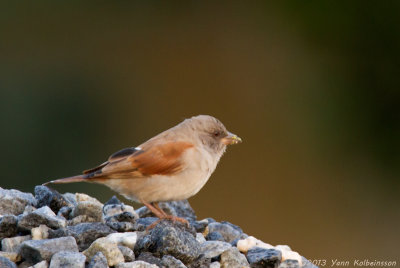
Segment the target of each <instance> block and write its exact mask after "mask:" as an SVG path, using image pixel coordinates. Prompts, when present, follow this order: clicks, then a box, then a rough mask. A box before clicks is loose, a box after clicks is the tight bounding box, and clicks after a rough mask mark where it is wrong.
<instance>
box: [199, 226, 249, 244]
mask: <svg viewBox="0 0 400 268" xmlns="http://www.w3.org/2000/svg"><path fill="white" fill-rule="evenodd" d="M207 229H208V233H213V232H218V233H219V234H221V235H222V237H223V238H224V240H225V242H228V243H230V242H232V241H234V240H235V239H237V238H240V235H241V234H242V233H243V231H242V230H241V229H240V228H239V227H237V226H236V225H233V224H231V223H228V222H221V223H219V222H212V223H210V224H209V225H208V227H207Z"/></svg>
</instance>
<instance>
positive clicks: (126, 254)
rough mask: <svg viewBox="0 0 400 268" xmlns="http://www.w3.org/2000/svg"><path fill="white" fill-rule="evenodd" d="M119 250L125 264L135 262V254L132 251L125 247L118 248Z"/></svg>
mask: <svg viewBox="0 0 400 268" xmlns="http://www.w3.org/2000/svg"><path fill="white" fill-rule="evenodd" d="M118 249H119V250H120V251H121V253H122V255H123V256H124V260H125V262H132V261H134V260H135V253H133V251H132V249H130V248H128V247H124V246H118Z"/></svg>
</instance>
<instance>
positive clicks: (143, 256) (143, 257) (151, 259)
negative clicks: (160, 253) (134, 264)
mask: <svg viewBox="0 0 400 268" xmlns="http://www.w3.org/2000/svg"><path fill="white" fill-rule="evenodd" d="M136 260H138V261H144V262H147V263H150V264H155V265H157V266H161V259H160V258H157V257H155V256H153V254H151V253H150V252H142V253H140V254H139V256H138V257H137V258H136Z"/></svg>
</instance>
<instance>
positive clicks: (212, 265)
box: [210, 261, 221, 268]
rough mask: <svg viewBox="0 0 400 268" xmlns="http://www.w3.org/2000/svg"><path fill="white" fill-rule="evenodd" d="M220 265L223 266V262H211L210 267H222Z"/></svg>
mask: <svg viewBox="0 0 400 268" xmlns="http://www.w3.org/2000/svg"><path fill="white" fill-rule="evenodd" d="M220 267H221V264H220V263H219V262H217V261H215V262H212V263H211V264H210V268H220Z"/></svg>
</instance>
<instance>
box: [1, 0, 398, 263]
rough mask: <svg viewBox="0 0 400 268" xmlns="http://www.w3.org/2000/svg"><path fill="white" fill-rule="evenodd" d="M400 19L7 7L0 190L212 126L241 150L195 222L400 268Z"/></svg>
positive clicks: (275, 9)
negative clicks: (196, 120) (203, 121)
mask: <svg viewBox="0 0 400 268" xmlns="http://www.w3.org/2000/svg"><path fill="white" fill-rule="evenodd" d="M399 14H400V2H398V1H375V2H368V1H367V2H365V1H351V2H345V1H343V2H337V1H330V2H328V1H307V2H303V1H297V2H294V1H293V2H286V1H279V2H275V3H269V4H266V3H263V2H251V4H250V3H249V2H246V3H245V2H225V3H222V2H218V3H212V2H200V1H187V2H183V1H182V2H175V4H171V3H170V4H167V3H165V2H161V1H160V2H146V1H142V2H140V3H139V2H136V3H131V2H128V1H124V2H117V1H113V2H109V3H107V4H103V3H100V2H96V3H89V2H86V3H83V2H73V3H70V2H68V3H61V2H57V3H56V4H55V3H51V2H40V3H39V2H13V3H11V2H10V3H8V4H6V3H5V2H3V3H2V4H1V7H0V32H1V37H0V88H1V95H0V124H1V132H0V139H1V148H2V149H1V171H2V174H1V179H0V180H1V183H0V186H1V187H5V188H16V189H20V190H23V191H33V188H34V186H35V185H37V184H40V183H43V182H45V181H48V180H50V179H55V178H59V177H65V176H70V175H75V174H78V173H80V172H81V171H82V170H84V169H86V168H90V167H93V166H95V165H97V164H100V163H102V162H103V161H104V160H105V159H106V158H107V157H108V155H110V154H111V153H113V152H115V151H117V150H118V149H121V148H124V147H128V146H135V145H138V144H140V143H142V142H143V141H145V140H146V139H148V138H150V137H152V136H153V135H155V134H157V133H159V132H161V131H163V130H165V129H167V128H169V127H171V126H174V125H175V124H177V123H179V122H180V121H181V120H183V119H184V118H187V117H190V116H193V115H197V114H210V115H213V116H215V117H217V118H219V119H220V120H221V121H222V122H223V123H224V124H225V125H226V126H227V128H228V129H229V130H231V131H232V132H234V133H236V134H238V135H239V136H240V137H242V138H243V140H244V142H243V144H240V145H238V146H233V147H230V148H229V149H228V152H227V153H226V155H225V156H224V157H223V159H222V161H221V162H220V165H219V167H218V168H217V170H216V171H215V173H214V174H213V176H212V177H211V179H210V180H209V182H208V183H207V184H206V186H205V187H204V188H203V189H202V190H201V191H200V192H199V193H198V194H197V195H196V196H195V197H193V198H191V199H190V202H191V204H192V206H193V208H194V209H195V210H196V212H197V215H198V218H200V219H201V218H205V217H213V218H215V219H217V220H220V221H221V220H227V221H230V222H232V223H234V224H237V225H240V226H241V227H242V228H243V229H244V231H245V232H246V233H248V234H251V235H254V236H255V237H257V238H259V239H261V240H263V241H265V242H268V243H271V244H289V245H290V246H291V247H292V248H293V249H294V250H296V251H299V252H300V253H301V254H303V255H304V256H306V257H307V258H310V259H321V258H324V259H328V261H330V260H331V259H336V258H337V259H343V258H345V259H346V258H347V259H350V260H352V259H357V258H368V259H370V260H374V259H380V260H382V259H383V260H393V259H394V260H396V258H397V260H398V261H399V259H398V257H399V254H398V253H399V251H398V243H399V241H400V239H399V238H400V230H399V226H400V208H399V202H400V195H399V190H400V183H399V177H400V165H399V164H400V83H399V78H400V76H399V75H400V57H399V55H400V54H399V49H400V42H399V41H400V27H399V25H400V16H399ZM54 187H55V188H56V189H57V190H59V191H60V192H66V191H71V192H77V191H78V192H85V193H87V194H89V195H93V196H96V197H97V198H99V199H100V200H101V201H103V202H105V201H106V200H108V199H109V198H110V197H111V196H112V195H113V192H111V191H110V190H108V189H107V188H106V187H103V186H99V185H91V184H84V183H80V184H71V185H57V186H54ZM125 201H126V200H125ZM134 206H135V207H138V204H134Z"/></svg>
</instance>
